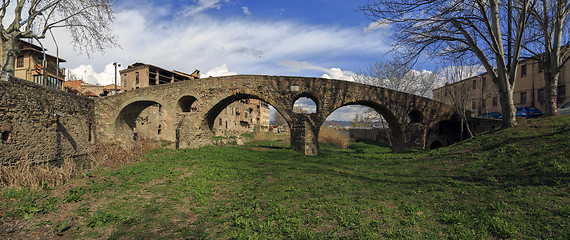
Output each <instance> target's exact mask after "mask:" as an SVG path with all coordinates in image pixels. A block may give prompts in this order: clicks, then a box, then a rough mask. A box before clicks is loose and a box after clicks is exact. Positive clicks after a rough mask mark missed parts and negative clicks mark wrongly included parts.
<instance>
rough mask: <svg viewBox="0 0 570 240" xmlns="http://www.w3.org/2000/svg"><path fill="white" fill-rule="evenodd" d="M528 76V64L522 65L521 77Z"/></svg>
mask: <svg viewBox="0 0 570 240" xmlns="http://www.w3.org/2000/svg"><path fill="white" fill-rule="evenodd" d="M524 76H526V64H523V65H521V77H524Z"/></svg>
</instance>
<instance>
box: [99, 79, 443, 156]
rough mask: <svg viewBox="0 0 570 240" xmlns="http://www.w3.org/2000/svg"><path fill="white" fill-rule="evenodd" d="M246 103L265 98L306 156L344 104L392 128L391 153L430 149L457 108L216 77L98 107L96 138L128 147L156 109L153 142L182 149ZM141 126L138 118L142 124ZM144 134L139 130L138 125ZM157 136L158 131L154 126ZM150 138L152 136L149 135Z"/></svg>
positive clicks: (370, 92)
mask: <svg viewBox="0 0 570 240" xmlns="http://www.w3.org/2000/svg"><path fill="white" fill-rule="evenodd" d="M302 97H306V98H310V99H312V100H313V101H314V102H315V104H316V106H317V109H316V112H315V113H311V114H302V113H295V112H294V111H293V104H294V103H295V101H296V100H298V99H299V98H302ZM241 99H260V100H263V101H265V102H267V103H269V104H270V105H272V106H273V107H274V108H275V109H276V110H277V111H278V112H279V113H281V114H282V115H283V117H284V118H285V120H286V121H287V123H288V124H289V127H290V129H291V132H290V134H291V147H292V148H293V149H294V150H295V151H298V152H300V153H303V154H306V155H316V154H318V152H319V146H318V135H319V130H320V128H321V125H322V124H323V122H324V121H325V119H326V118H327V116H329V115H330V114H331V113H332V112H333V111H335V110H337V109H338V108H340V107H343V106H347V105H363V106H367V107H371V108H373V109H374V110H376V111H377V112H378V113H380V114H381V115H382V116H383V117H384V118H385V119H386V121H387V122H388V125H389V127H390V132H391V139H390V142H391V148H392V150H394V151H399V150H402V149H407V148H425V147H426V146H429V144H431V143H430V142H429V140H428V139H429V137H428V136H427V135H428V132H429V130H430V128H432V127H433V126H435V124H437V123H438V122H440V121H443V120H449V119H451V117H452V113H453V111H452V107H451V106H449V105H444V104H442V103H439V102H436V101H433V100H430V99H427V98H423V97H419V96H415V95H412V94H407V93H403V92H398V91H394V90H389V89H386V88H381V87H373V86H370V85H364V84H359V83H354V82H347V81H340V80H330V79H322V78H306V77H285V76H259V75H237V76H227V77H211V78H205V79H198V80H190V81H183V82H176V83H169V84H163V85H157V86H152V87H147V88H141V89H136V90H133V91H129V92H125V93H122V94H118V95H114V96H110V97H104V98H100V99H97V100H96V101H95V114H96V116H95V129H96V130H95V139H96V141H98V142H120V143H122V144H130V143H132V142H134V141H135V140H136V139H137V136H138V134H139V133H138V132H140V131H141V129H136V128H137V119H138V118H139V116H140V115H141V113H142V112H143V111H145V109H147V108H149V107H151V106H153V107H155V108H158V110H157V111H155V112H154V113H152V114H158V115H160V123H159V126H158V131H156V132H154V131H152V132H151V133H150V135H160V137H156V139H161V140H166V141H170V142H175V143H176V146H177V147H180V148H187V147H200V146H204V145H207V144H211V143H212V137H213V136H214V134H213V127H214V124H215V123H214V120H215V119H216V116H218V114H219V113H220V112H221V111H223V110H224V109H225V108H226V107H227V106H228V105H229V104H231V103H232V102H234V101H237V100H241ZM139 120H140V119H139ZM138 128H140V127H138ZM155 130H156V128H155ZM147 136H148V133H147Z"/></svg>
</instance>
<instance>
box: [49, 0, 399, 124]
mask: <svg viewBox="0 0 570 240" xmlns="http://www.w3.org/2000/svg"><path fill="white" fill-rule="evenodd" d="M366 3H367V0H350V1H347V0H304V1H300V0H287V1H283V0H263V1H262V0H193V1H190V0H187V1H182V0H122V1H117V3H116V5H115V11H116V14H115V21H114V23H113V27H112V28H113V33H114V34H115V35H116V36H117V37H118V40H119V45H120V47H115V48H109V49H106V50H105V52H95V53H92V54H91V57H87V56H86V55H84V54H78V53H77V52H74V51H73V49H72V48H71V47H69V46H70V44H69V42H70V38H69V36H68V35H67V33H66V32H65V30H64V29H55V30H54V35H55V38H56V41H57V43H58V47H55V44H54V42H53V40H51V39H50V38H49V37H48V38H46V39H44V40H42V41H43V44H44V46H46V48H47V49H48V50H49V53H50V54H53V55H55V52H54V51H55V50H57V52H58V54H59V56H60V57H62V58H64V59H66V60H67V62H66V63H64V64H62V67H65V68H67V69H69V70H70V72H71V73H72V74H74V75H76V76H77V77H79V78H80V79H83V80H84V81H86V82H89V83H94V84H102V85H105V84H111V83H113V82H114V73H115V68H114V66H113V65H112V63H113V62H117V63H119V64H121V67H119V70H120V69H125V68H126V67H127V66H128V65H130V64H133V63H135V62H142V63H148V64H152V65H156V66H159V67H162V68H165V69H168V70H177V71H182V72H187V73H192V72H193V71H194V70H196V69H198V70H200V71H201V76H202V77H208V76H225V75H233V74H260V75H284V76H304V77H324V78H333V79H341V80H348V81H353V78H352V76H353V75H354V74H355V73H357V72H359V71H363V70H364V69H366V67H368V66H369V65H370V64H372V63H374V62H376V61H382V60H385V59H386V58H387V55H386V53H387V52H388V50H390V37H389V35H390V28H389V27H388V26H386V25H380V24H376V23H374V22H373V21H371V20H369V19H367V18H366V16H365V15H364V13H363V12H361V11H358V8H359V7H360V6H361V5H364V4H366ZM118 79H119V80H120V78H118ZM301 104H302V105H306V104H305V103H301ZM348 108H350V107H348ZM355 109H356V108H350V109H348V110H345V112H346V113H344V112H343V113H341V112H339V113H337V112H335V113H333V115H334V116H331V117H332V118H337V119H336V120H350V119H349V118H351V117H350V116H352V115H354V114H353V113H352V115H350V114H348V112H354V111H355ZM349 115H350V116H349Z"/></svg>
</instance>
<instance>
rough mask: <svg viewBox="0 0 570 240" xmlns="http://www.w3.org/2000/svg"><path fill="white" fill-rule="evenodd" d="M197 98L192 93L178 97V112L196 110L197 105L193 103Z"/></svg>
mask: <svg viewBox="0 0 570 240" xmlns="http://www.w3.org/2000/svg"><path fill="white" fill-rule="evenodd" d="M197 101H198V99H197V98H196V97H194V96H192V95H184V96H182V97H181V98H180V99H178V103H177V104H176V105H177V110H178V112H192V111H197V110H198V109H197V107H195V106H194V105H195V104H196V102H197Z"/></svg>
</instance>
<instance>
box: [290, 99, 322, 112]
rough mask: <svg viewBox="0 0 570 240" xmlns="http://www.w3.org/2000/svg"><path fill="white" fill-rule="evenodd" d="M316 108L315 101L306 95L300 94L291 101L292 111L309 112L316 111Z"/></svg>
mask: <svg viewBox="0 0 570 240" xmlns="http://www.w3.org/2000/svg"><path fill="white" fill-rule="evenodd" d="M317 109H318V105H317V103H316V101H315V100H314V99H313V98H311V97H309V96H307V95H301V97H299V98H297V100H295V102H294V103H293V112H294V113H301V114H311V113H316V112H317Z"/></svg>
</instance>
